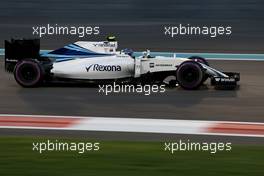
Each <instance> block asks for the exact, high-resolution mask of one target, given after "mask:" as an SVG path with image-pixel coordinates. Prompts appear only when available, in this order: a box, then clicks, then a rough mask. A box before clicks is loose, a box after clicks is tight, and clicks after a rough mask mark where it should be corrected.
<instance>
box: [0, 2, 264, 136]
mask: <svg viewBox="0 0 264 176" xmlns="http://www.w3.org/2000/svg"><path fill="white" fill-rule="evenodd" d="M263 8H264V2H262V1H260V0H241V1H231V0H226V1H217V2H216V1H210V0H202V1H199V2H198V1H195V0H188V1H186V0H184V1H182V0H180V1H173V2H172V1H169V0H165V1H155V0H151V1H150V0H145V1H141V0H135V1H128V0H127V1H121V0H120V1H106V0H96V1H95V0H93V1H85V0H77V1H69V0H65V1H48V0H45V1H43V0H41V1H35V0H34V1H33V0H26V1H21V2H20V1H15V0H11V1H5V2H4V1H1V2H0V21H1V22H0V39H1V40H2V41H3V40H4V39H9V38H10V37H18V38H21V37H35V36H33V35H32V32H33V30H32V26H36V25H46V24H47V23H50V24H60V25H75V26H81V25H86V26H88V25H98V26H100V28H101V29H102V30H101V35H100V36H86V37H85V38H81V40H90V39H91V40H98V39H99V40H100V39H103V38H104V36H105V35H107V34H110V33H111V34H115V35H116V36H118V39H119V44H120V45H121V46H122V48H133V49H135V50H137V51H140V50H144V49H146V48H148V49H151V50H154V51H179V52H227V53H231V52H234V53H263V51H264V45H263V41H264V33H263V31H264V23H263V20H264V13H263ZM179 23H182V24H192V25H199V26H201V25H208V26H211V25H230V26H232V29H233V34H232V35H231V37H219V38H208V37H195V36H185V37H178V38H174V39H171V38H168V37H166V36H165V35H164V34H163V32H164V31H163V26H164V25H177V24H179ZM76 40H79V39H78V37H76V36H45V37H43V38H42V39H41V49H55V48H57V47H61V46H63V45H65V44H67V43H70V42H73V41H76ZM0 47H3V43H0ZM210 64H211V65H212V66H213V67H215V68H218V69H220V70H221V69H223V70H225V71H237V72H240V73H241V81H240V88H239V89H238V90H236V91H219V90H217V91H216V90H214V89H212V88H211V87H203V88H202V89H201V90H198V91H185V90H181V89H178V88H175V89H168V90H167V91H166V93H165V94H153V95H151V96H145V95H142V94H113V95H108V96H105V95H102V94H100V93H98V88H97V87H87V86H81V85H77V86H72V85H65V84H63V85H51V86H48V87H41V88H34V89H24V88H21V87H19V86H18V85H17V84H16V82H15V80H14V78H13V76H12V75H10V74H7V73H5V72H4V69H3V62H2V59H1V61H0V68H2V69H0V113H2V114H3V113H7V114H43V115H45V114H47V115H80V116H82V115H83V116H106V117H132V118H133V117H137V118H143V117H144V118H164V119H194V120H228V121H250V122H263V121H264V118H263V115H264V108H263V105H264V93H263V86H264V79H263V74H264V70H263V68H264V62H254V61H211V62H210ZM1 132H3V133H1V134H12V133H15V132H16V131H12V130H3V129H2V130H1ZM17 133H18V134H57V133H59V132H55V131H51V132H47V131H44V132H43V131H42V132H41V131H38V132H36V131H30V130H24V131H17ZM17 133H16V134H17ZM69 133H70V132H66V134H69ZM78 134H81V135H82V134H83V133H82V132H80V133H78ZM91 134H93V135H92V136H99V137H101V138H102V137H103V136H104V138H107V137H108V136H110V138H111V137H113V136H115V138H119V137H120V138H122V137H121V134H117V133H116V134H114V133H113V134H107V135H106V134H105V133H96V132H91ZM175 136H176V135H175ZM126 137H128V138H133V139H143V140H145V139H150V137H149V136H148V135H142V134H141V135H137V134H133V135H128V136H126V134H124V136H123V138H126ZM155 137H157V138H159V136H158V135H155ZM155 137H153V138H155ZM210 138H211V137H210ZM212 138H214V137H212ZM221 139H223V138H221ZM225 139H227V137H225ZM239 140H240V139H239ZM253 141H256V140H255V139H254V140H253ZM258 141H259V139H258Z"/></svg>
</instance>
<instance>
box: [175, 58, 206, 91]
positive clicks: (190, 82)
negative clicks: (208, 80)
mask: <svg viewBox="0 0 264 176" xmlns="http://www.w3.org/2000/svg"><path fill="white" fill-rule="evenodd" d="M176 77H177V81H178V83H179V85H180V86H181V87H182V88H184V89H187V90H194V89H197V88H199V87H200V85H201V84H202V83H203V78H204V71H203V68H202V66H201V65H200V64H199V63H197V62H195V61H185V62H183V63H182V64H181V65H180V66H179V67H178V69H177V71H176Z"/></svg>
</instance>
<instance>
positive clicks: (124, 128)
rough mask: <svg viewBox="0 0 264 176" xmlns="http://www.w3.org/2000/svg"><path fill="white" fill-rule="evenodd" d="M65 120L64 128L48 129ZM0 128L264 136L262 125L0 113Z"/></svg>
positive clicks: (253, 123)
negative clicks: (66, 121) (66, 123)
mask: <svg viewBox="0 0 264 176" xmlns="http://www.w3.org/2000/svg"><path fill="white" fill-rule="evenodd" d="M20 118H21V120H20ZM66 118H67V119H70V121H71V122H69V125H67V126H63V127H62V126H61V127H54V126H49V124H54V123H60V120H61V121H63V123H65V119H66ZM43 119H45V121H43ZM54 119H55V121H54ZM71 119H72V120H71ZM31 122H32V125H30V123H31ZM38 123H39V124H38ZM12 124H14V125H12ZM43 124H44V126H43ZM45 124H48V125H47V126H45ZM38 125H39V126H38ZM0 128H10V129H44V130H79V131H104V132H136V133H164V134H188V135H219V136H241V137H264V123H256V122H229V121H201V120H168V119H141V118H112V117H79V116H46V115H45V116H43V115H11V114H0Z"/></svg>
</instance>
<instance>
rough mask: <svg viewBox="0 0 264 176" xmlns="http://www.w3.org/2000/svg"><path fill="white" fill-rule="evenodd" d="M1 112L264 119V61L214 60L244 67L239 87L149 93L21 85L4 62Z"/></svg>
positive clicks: (226, 67)
mask: <svg viewBox="0 0 264 176" xmlns="http://www.w3.org/2000/svg"><path fill="white" fill-rule="evenodd" d="M0 64H1V65H0V66H1V68H2V69H1V72H0V82H1V84H0V99H1V101H0V112H1V113H2V114H41V115H73V116H74V115H75V116H97V117H98V116H99V117H100V116H102V117H131V118H161V119H189V120H227V121H249V122H264V118H263V114H264V108H263V105H264V94H263V87H264V79H263V74H264V70H263V68H264V62H261V61H259V62H254V61H247V62H246V61H243V62H239V61H211V62H210V64H211V65H212V66H213V67H215V68H219V69H220V70H221V69H223V70H226V71H238V72H240V73H241V81H240V83H239V84H240V86H239V88H238V90H233V91H229V90H214V88H213V87H211V86H203V87H202V88H201V89H200V90H197V91H186V90H182V89H180V88H173V89H169V88H168V89H167V90H166V92H165V93H152V94H151V95H150V96H146V95H144V94H138V93H112V94H110V95H105V94H103V93H99V88H98V87H97V86H87V85H86V84H83V85H82V84H78V85H75V84H54V85H53V84H51V85H48V86H45V87H39V88H22V87H20V86H19V85H17V83H16V82H15V80H14V78H13V75H12V74H8V73H6V72H5V71H4V69H3V62H2V60H1V62H0Z"/></svg>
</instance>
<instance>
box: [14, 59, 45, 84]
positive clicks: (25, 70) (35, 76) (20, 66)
mask: <svg viewBox="0 0 264 176" xmlns="http://www.w3.org/2000/svg"><path fill="white" fill-rule="evenodd" d="M14 77H15V80H16V81H17V83H18V84H19V85H21V86H23V87H36V86H39V85H40V84H41V83H42V81H43V78H44V71H43V69H42V67H41V65H40V64H39V63H38V62H37V61H34V60H31V59H29V60H22V61H20V62H18V63H17V64H16V66H15V70H14Z"/></svg>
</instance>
